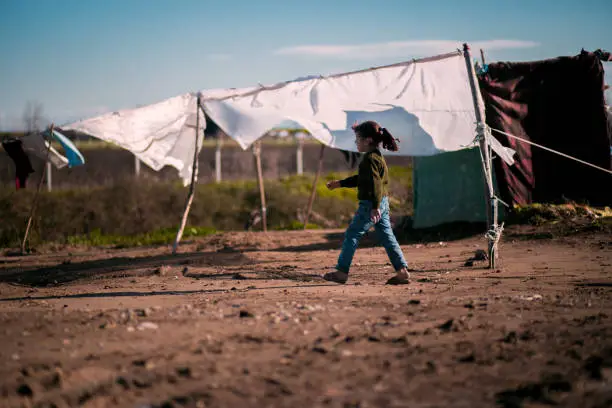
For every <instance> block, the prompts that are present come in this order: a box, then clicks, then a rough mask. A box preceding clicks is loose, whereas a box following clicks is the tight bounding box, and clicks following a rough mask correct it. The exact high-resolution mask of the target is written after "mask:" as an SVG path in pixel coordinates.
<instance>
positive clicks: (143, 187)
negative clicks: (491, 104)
mask: <svg viewBox="0 0 612 408" xmlns="http://www.w3.org/2000/svg"><path fill="white" fill-rule="evenodd" d="M394 171H396V172H397V174H398V176H397V177H398V178H399V180H395V181H397V184H396V185H395V186H396V190H393V188H392V200H391V201H392V206H395V207H396V209H394V210H393V211H394V212H395V215H403V214H407V213H408V212H409V211H410V207H411V201H409V200H403V199H402V198H401V197H411V191H410V196H408V195H407V194H408V193H407V192H406V189H407V188H406V187H405V186H406V185H409V180H408V179H407V175H409V174H410V172H409V171H404V170H394ZM351 174H354V173H349V172H346V173H331V174H326V175H322V176H321V178H320V179H319V182H318V183H317V186H316V189H317V196H316V199H315V201H314V205H313V213H316V216H315V215H314V214H313V216H312V217H311V219H310V220H311V222H310V223H309V225H308V228H318V227H325V228H338V227H344V226H346V224H347V223H348V221H349V219H350V217H351V216H352V215H353V212H354V210H355V207H356V205H357V203H356V201H357V191H356V189H347V188H341V189H336V190H333V191H331V190H329V189H328V188H327V187H326V186H325V183H326V182H327V181H329V180H333V179H341V178H345V177H347V176H349V175H351ZM313 179H314V176H313V175H304V176H290V177H285V178H282V179H280V180H266V181H265V183H266V184H265V189H266V201H267V203H266V204H267V208H268V211H267V214H268V217H267V218H268V228H269V229H302V228H303V225H302V224H301V221H302V218H301V217H302V216H303V214H304V211H305V209H306V206H307V204H308V199H309V197H310V193H311V188H312V182H313ZM411 188H412V186H411V185H410V189H411ZM187 192H188V189H187V188H185V187H183V186H182V185H181V184H180V183H178V182H175V183H167V182H154V183H145V182H142V180H130V181H126V182H123V183H121V184H116V185H110V186H108V185H106V186H96V187H83V188H78V189H66V190H55V191H52V192H46V191H42V192H41V194H40V197H39V202H38V206H37V209H36V214H35V217H34V222H33V226H32V229H31V233H30V245H31V246H32V247H34V246H36V245H38V244H41V243H46V242H47V243H51V242H52V243H60V244H61V243H72V244H77V243H81V244H84V245H126V246H133V245H139V244H140V245H150V244H151V245H152V244H154V243H167V242H170V241H171V240H172V239H173V238H174V234H175V232H176V227H177V225H178V223H179V221H180V217H181V214H182V212H183V206H184V203H185V198H186V195H187ZM34 193H35V190H34V189H24V190H18V191H15V190H13V189H4V190H1V191H0V214H1V217H2V222H1V223H0V247H5V248H9V247H17V246H19V245H20V243H21V239H22V237H23V233H24V231H25V226H26V220H27V217H28V215H29V211H30V208H31V205H32V201H33V198H34ZM195 194H196V195H195V197H194V201H193V204H192V207H191V212H190V214H189V223H190V225H197V226H200V227H201V228H210V229H212V230H221V231H231V230H243V229H244V228H245V224H246V222H247V220H248V219H249V217H250V214H251V212H252V211H253V210H257V209H259V206H260V202H259V200H260V198H259V191H258V187H257V181H256V180H243V181H224V182H221V183H218V184H217V183H206V184H198V185H197V187H196V191H195ZM254 228H255V230H258V229H259V228H260V226H257V225H256V226H255V227H254ZM187 234H189V233H187ZM186 236H189V235H186Z"/></svg>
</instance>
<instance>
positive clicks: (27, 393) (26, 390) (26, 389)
mask: <svg viewBox="0 0 612 408" xmlns="http://www.w3.org/2000/svg"><path fill="white" fill-rule="evenodd" d="M17 394H19V395H21V396H22V397H31V396H33V395H34V391H32V388H31V387H30V386H29V385H28V384H21V385H20V386H19V387H17Z"/></svg>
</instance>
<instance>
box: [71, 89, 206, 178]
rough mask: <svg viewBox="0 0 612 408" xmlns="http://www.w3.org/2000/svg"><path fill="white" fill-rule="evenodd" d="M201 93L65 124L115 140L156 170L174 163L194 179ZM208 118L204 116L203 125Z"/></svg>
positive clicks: (180, 172)
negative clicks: (194, 156)
mask: <svg viewBox="0 0 612 408" xmlns="http://www.w3.org/2000/svg"><path fill="white" fill-rule="evenodd" d="M196 109H197V95H195V94H192V93H187V94H183V95H179V96H176V97H173V98H169V99H166V100H164V101H161V102H158V103H155V104H152V105H147V106H144V107H140V108H136V109H126V110H121V111H117V112H111V113H108V114H105V115H101V116H97V117H94V118H91V119H86V120H83V121H79V122H75V123H71V124H68V125H66V126H62V127H61V129H62V130H75V131H79V132H83V133H86V134H88V135H91V136H94V137H96V138H98V139H101V140H104V141H107V142H110V143H114V144H116V145H118V146H120V147H122V148H124V149H126V150H129V151H130V152H132V153H133V154H134V155H135V156H136V157H138V159H140V160H141V161H142V162H143V163H145V164H146V165H147V166H149V167H151V168H152V169H153V170H156V171H158V170H161V169H162V168H163V167H164V166H166V165H169V166H173V167H174V168H176V169H177V170H178V171H179V176H180V177H181V178H182V179H183V181H185V182H188V181H189V180H190V179H191V172H192V166H191V163H192V162H193V153H194V149H195V124H196ZM204 126H205V121H204V120H203V119H202V120H200V127H201V128H202V129H203V128H204Z"/></svg>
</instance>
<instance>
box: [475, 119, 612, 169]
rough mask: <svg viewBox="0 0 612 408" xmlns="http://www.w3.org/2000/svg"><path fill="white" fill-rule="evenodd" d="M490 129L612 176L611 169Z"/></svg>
mask: <svg viewBox="0 0 612 408" xmlns="http://www.w3.org/2000/svg"><path fill="white" fill-rule="evenodd" d="M487 127H488V126H487ZM488 128H489V129H490V130H492V131H494V132H497V133H499V134H502V135H504V136H507V137H509V138H512V139H516V140H519V141H521V142H524V143H527V144H530V145H532V146H536V147H539V148H540V149H544V150H547V151H549V152H551V153H555V154H558V155H559V156H563V157H565V158H568V159H570V160H574V161H577V162H578V163H582V164H584V165H587V166H591V167H593V168H595V169H597V170H601V171H603V172H606V173H608V174H612V170H610V169H605V168H603V167H599V166H597V165H595V164H592V163H589V162H586V161H584V160H580V159H578V158H576V157H573V156H570V155H569V154H565V153H562V152H559V151H557V150H554V149H551V148H549V147H546V146H542V145H540V144H537V143H534V142H532V141H530V140H527V139H523V138H522V137H518V136H514V135H512V134H510V133H506V132H503V131H501V130H499V129H495V128H492V127H488Z"/></svg>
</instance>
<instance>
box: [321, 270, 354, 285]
mask: <svg viewBox="0 0 612 408" xmlns="http://www.w3.org/2000/svg"><path fill="white" fill-rule="evenodd" d="M323 279H325V280H326V281H329V282H335V283H340V284H342V285H343V284H345V283H346V281H347V280H348V274H347V273H344V272H340V271H335V272H328V273H326V274H325V275H323Z"/></svg>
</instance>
